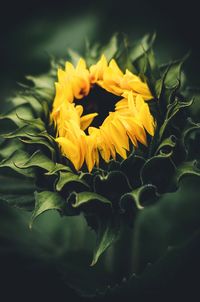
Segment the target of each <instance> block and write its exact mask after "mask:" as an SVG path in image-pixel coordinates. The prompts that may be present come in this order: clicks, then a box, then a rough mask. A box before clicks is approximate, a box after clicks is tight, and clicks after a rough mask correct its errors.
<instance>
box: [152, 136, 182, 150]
mask: <svg viewBox="0 0 200 302" xmlns="http://www.w3.org/2000/svg"><path fill="white" fill-rule="evenodd" d="M176 143H177V138H176V136H175V135H170V136H169V137H167V138H165V139H164V140H163V141H162V142H161V144H160V145H159V146H158V148H157V150H156V152H155V155H159V154H160V155H164V154H170V153H171V152H172V151H173V149H174V148H175V146H176Z"/></svg>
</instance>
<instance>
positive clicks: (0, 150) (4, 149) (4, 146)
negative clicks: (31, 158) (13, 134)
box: [0, 139, 22, 159]
mask: <svg viewBox="0 0 200 302" xmlns="http://www.w3.org/2000/svg"><path fill="white" fill-rule="evenodd" d="M21 148H22V143H21V142H20V141H19V140H18V139H12V140H4V141H3V142H2V143H1V144H0V157H2V158H3V159H5V158H8V157H9V156H11V155H12V154H13V153H14V152H15V151H16V150H17V149H18V150H19V149H21Z"/></svg>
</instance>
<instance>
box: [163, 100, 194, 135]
mask: <svg viewBox="0 0 200 302" xmlns="http://www.w3.org/2000/svg"><path fill="white" fill-rule="evenodd" d="M192 103H193V99H192V100H190V101H186V102H180V101H178V100H175V101H174V102H173V103H172V104H169V105H168V107H167V114H166V117H165V120H164V122H163V124H162V126H161V127H160V130H159V140H161V138H162V137H163V135H164V133H165V130H166V129H167V127H168V126H169V125H170V123H171V121H172V120H173V118H174V117H175V116H176V115H177V113H178V112H179V111H180V110H182V109H185V108H187V107H189V106H191V105H192Z"/></svg>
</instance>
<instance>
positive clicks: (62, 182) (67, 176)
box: [55, 171, 89, 192]
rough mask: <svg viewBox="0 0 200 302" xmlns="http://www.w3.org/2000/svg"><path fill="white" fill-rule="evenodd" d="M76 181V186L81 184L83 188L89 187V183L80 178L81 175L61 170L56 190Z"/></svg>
mask: <svg viewBox="0 0 200 302" xmlns="http://www.w3.org/2000/svg"><path fill="white" fill-rule="evenodd" d="M72 183H74V184H75V185H76V186H80V185H81V187H82V188H88V189H89V186H88V185H87V183H86V182H85V181H84V180H82V179H81V178H80V176H79V175H77V174H74V173H72V172H68V171H59V176H58V179H57V181H56V184H55V189H56V191H58V192H60V191H61V190H62V189H63V188H64V187H65V186H66V185H70V184H72Z"/></svg>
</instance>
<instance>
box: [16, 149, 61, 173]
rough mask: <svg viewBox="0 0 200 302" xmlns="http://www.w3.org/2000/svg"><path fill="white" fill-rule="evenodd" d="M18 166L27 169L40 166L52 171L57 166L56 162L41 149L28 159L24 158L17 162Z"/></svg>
mask: <svg viewBox="0 0 200 302" xmlns="http://www.w3.org/2000/svg"><path fill="white" fill-rule="evenodd" d="M16 165H17V167H18V168H20V169H27V168H33V167H38V168H42V169H44V170H46V171H52V170H53V169H54V167H55V163H54V162H53V161H51V160H50V159H49V158H48V157H47V156H46V155H44V154H43V153H42V152H41V151H40V150H37V151H36V152H35V153H33V154H32V155H31V156H29V158H28V160H25V161H24V160H23V162H21V163H20V162H18V163H16Z"/></svg>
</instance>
